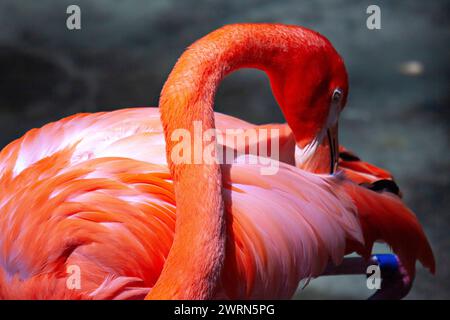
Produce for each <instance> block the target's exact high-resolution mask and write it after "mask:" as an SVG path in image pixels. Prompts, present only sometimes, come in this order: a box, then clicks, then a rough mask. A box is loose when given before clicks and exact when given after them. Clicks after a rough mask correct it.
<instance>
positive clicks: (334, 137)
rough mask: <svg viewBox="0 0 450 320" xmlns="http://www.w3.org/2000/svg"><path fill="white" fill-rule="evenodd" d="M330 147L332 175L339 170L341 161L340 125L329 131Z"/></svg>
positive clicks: (335, 125) (336, 124)
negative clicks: (338, 166)
mask: <svg viewBox="0 0 450 320" xmlns="http://www.w3.org/2000/svg"><path fill="white" fill-rule="evenodd" d="M327 138H328V145H329V150H330V174H333V173H335V172H336V170H337V165H338V161H339V139H338V123H337V121H336V123H335V124H334V125H333V126H332V127H330V128H328V129H327Z"/></svg>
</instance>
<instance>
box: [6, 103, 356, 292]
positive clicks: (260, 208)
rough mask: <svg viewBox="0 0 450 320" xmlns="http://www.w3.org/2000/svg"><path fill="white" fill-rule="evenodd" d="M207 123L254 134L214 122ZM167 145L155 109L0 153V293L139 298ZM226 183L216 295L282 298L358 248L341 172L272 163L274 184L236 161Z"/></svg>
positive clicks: (145, 282)
mask: <svg viewBox="0 0 450 320" xmlns="http://www.w3.org/2000/svg"><path fill="white" fill-rule="evenodd" d="M216 123H217V127H218V128H221V127H222V128H224V127H228V128H229V127H235V128H236V127H241V128H248V127H250V126H251V125H250V124H248V123H246V122H244V121H241V120H238V119H235V118H232V117H229V116H224V115H221V114H216ZM164 148H165V145H164V138H163V133H162V128H161V124H160V120H159V113H158V110H157V109H154V108H141V109H123V110H119V111H114V112H109V113H98V114H80V115H75V116H72V117H69V118H66V119H63V120H61V121H58V122H55V123H50V124H48V125H46V126H44V127H43V128H41V129H35V130H32V131H30V132H28V133H27V134H26V135H25V136H23V137H22V138H21V139H19V140H16V141H14V142H12V143H11V144H10V145H8V146H7V147H6V148H5V149H4V150H3V151H2V152H1V154H0V172H2V175H1V178H0V189H1V190H7V192H2V193H1V194H0V231H1V232H0V244H1V247H0V250H1V251H0V261H1V262H2V263H1V268H0V297H1V298H9V299H11V298H12V299H16V298H35V299H46V298H57V299H60V298H61V299H62V298H83V299H131V298H134V299H136V298H143V297H144V296H145V295H146V294H147V293H148V291H149V290H150V289H151V288H152V286H153V285H154V283H155V281H156V279H157V278H158V276H159V273H160V272H161V269H162V266H163V264H164V261H165V257H166V256H167V254H168V251H169V249H170V246H171V243H172V240H173V235H174V228H175V219H176V214H175V207H176V201H175V197H174V193H173V186H172V180H171V176H170V174H169V171H168V168H167V164H166V160H165V157H164V156H163V155H164ZM225 179H226V180H225V185H226V192H225V195H226V196H225V204H226V209H227V213H228V222H229V223H228V231H227V247H226V252H227V255H226V260H225V268H224V270H223V273H222V277H221V279H222V280H221V285H220V289H219V290H218V292H217V294H216V297H218V298H288V297H290V296H291V295H292V294H293V293H294V292H295V289H296V288H297V284H298V282H299V281H300V280H301V279H308V278H310V277H315V276H318V275H320V273H321V272H322V271H323V269H324V268H325V266H326V264H327V263H328V260H329V259H331V260H332V261H333V262H334V263H335V264H338V263H339V262H340V260H341V259H342V257H343V256H344V254H345V253H346V251H347V249H346V243H347V242H348V241H351V242H354V243H358V244H360V245H362V244H363V243H364V240H363V230H362V228H361V225H360V221H359V220H358V217H357V211H356V207H355V205H354V203H353V201H352V199H351V197H350V195H349V194H348V193H347V191H346V185H348V181H345V180H344V179H343V178H342V177H340V176H319V175H314V174H311V173H309V172H306V171H303V170H300V169H297V168H295V167H293V166H290V165H287V164H280V170H279V172H278V173H277V175H276V178H274V177H273V176H264V175H261V174H259V171H258V167H257V166H254V165H246V164H244V163H242V162H239V163H235V164H233V165H232V166H231V167H230V170H229V172H228V173H227V174H226V175H225ZM355 188H357V186H355ZM192 200H193V201H195V195H193V199H192ZM186 250H196V248H191V247H189V244H188V243H186ZM70 265H77V266H79V267H80V269H81V276H82V277H81V284H82V288H81V289H80V290H71V289H68V288H67V286H66V280H67V272H66V270H67V267H68V266H70Z"/></svg>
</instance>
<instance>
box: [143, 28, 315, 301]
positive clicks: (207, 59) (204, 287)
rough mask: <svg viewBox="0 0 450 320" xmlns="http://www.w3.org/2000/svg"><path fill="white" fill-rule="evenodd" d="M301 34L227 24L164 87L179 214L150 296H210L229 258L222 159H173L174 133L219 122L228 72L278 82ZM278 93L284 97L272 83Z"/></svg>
mask: <svg viewBox="0 0 450 320" xmlns="http://www.w3.org/2000/svg"><path fill="white" fill-rule="evenodd" d="M299 32H300V33H302V32H303V33H305V32H306V31H304V29H301V28H298V27H289V26H281V25H269V24H268V25H231V26H226V27H223V28H221V29H218V30H216V31H214V32H212V33H210V34H209V35H207V36H205V37H204V38H202V39H200V40H199V41H197V42H195V43H194V44H193V45H192V46H191V47H190V48H189V49H188V50H186V52H185V53H184V54H183V55H182V56H181V57H180V59H179V60H178V62H177V63H176V65H175V67H174V69H173V70H172V72H171V74H170V75H169V77H168V79H167V81H166V83H165V85H164V87H163V90H162V92H161V98H160V111H161V120H162V124H163V128H164V134H165V139H166V152H167V160H168V164H169V167H170V171H171V173H172V176H173V179H174V188H175V197H176V203H177V220H176V229H175V236H174V241H173V244H172V247H171V250H170V252H169V255H168V257H167V260H166V263H165V265H164V268H163V271H162V272H161V275H160V277H159V279H158V281H157V283H156V284H155V286H154V287H153V289H152V291H151V292H150V294H149V296H148V298H164V299H169V298H175V299H209V298H212V297H213V296H214V293H215V290H216V284H217V282H218V279H219V277H220V274H221V269H222V265H223V261H224V256H225V240H226V232H225V215H224V209H223V207H224V204H223V198H222V175H221V168H220V166H219V165H218V164H204V163H203V164H174V162H173V161H172V158H171V154H172V151H173V148H174V145H175V144H177V143H178V141H172V139H171V136H172V133H173V132H174V130H176V129H180V128H183V129H187V130H189V131H191V136H193V132H192V131H193V122H194V121H200V122H201V124H202V127H203V130H207V129H211V128H214V127H215V124H214V112H213V104H214V96H215V93H216V90H217V87H218V85H219V83H220V81H221V80H222V79H223V77H225V76H226V75H227V74H229V73H231V72H232V71H234V70H237V69H239V68H244V67H253V68H258V69H261V70H263V71H265V72H266V73H267V74H268V75H269V77H270V78H271V81H272V87H273V88H274V86H273V82H274V81H280V79H283V76H284V74H285V68H287V67H288V66H287V65H286V60H287V59H286V58H287V55H289V50H290V49H291V47H297V48H296V50H297V51H298V50H299V49H298V47H301V46H302V45H303V43H302V42H303V41H300V42H299V41H297V40H299V38H301V39H304V34H298V33H299ZM308 32H311V31H308ZM289 37H291V38H292V37H294V39H291V40H292V41H290V39H287V38H289ZM297 53H298V52H297ZM274 94H275V96H276V98H277V96H278V98H280V99H281V94H279V92H276V90H275V89H274ZM280 99H278V100H279V101H278V102H279V103H280V104H282V103H283V101H280ZM202 143H204V144H205V145H206V144H207V143H205V142H202ZM208 143H209V142H208ZM203 147H205V146H203Z"/></svg>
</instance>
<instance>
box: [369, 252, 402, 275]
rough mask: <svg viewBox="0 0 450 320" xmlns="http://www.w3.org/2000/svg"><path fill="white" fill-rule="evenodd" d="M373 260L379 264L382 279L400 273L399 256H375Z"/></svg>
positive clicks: (386, 254) (383, 254)
mask: <svg viewBox="0 0 450 320" xmlns="http://www.w3.org/2000/svg"><path fill="white" fill-rule="evenodd" d="M372 258H373V259H375V261H376V262H377V263H378V266H379V267H380V270H381V275H382V277H384V276H386V275H394V274H397V273H398V269H399V263H398V259H397V256H396V255H395V254H391V253H382V254H374V255H373V256H372Z"/></svg>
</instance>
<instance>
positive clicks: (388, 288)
mask: <svg viewBox="0 0 450 320" xmlns="http://www.w3.org/2000/svg"><path fill="white" fill-rule="evenodd" d="M371 265H375V266H378V267H379V268H380V274H381V286H380V289H378V290H377V291H376V292H375V293H374V294H373V295H372V296H370V297H369V300H386V299H390V300H391V299H392V300H395V299H402V298H404V297H405V296H406V295H407V294H408V292H409V291H410V289H411V286H412V278H411V277H410V276H409V275H408V273H407V271H406V269H405V268H404V267H403V265H402V264H401V262H400V260H399V259H398V257H397V256H396V255H394V254H375V255H372V256H371V257H370V259H368V260H367V259H364V258H362V257H349V258H344V260H343V261H342V263H341V264H340V265H338V266H335V265H332V264H329V265H328V266H327V268H326V269H325V271H324V272H323V273H322V276H338V275H361V274H366V275H368V276H370V274H368V267H369V266H371Z"/></svg>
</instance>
